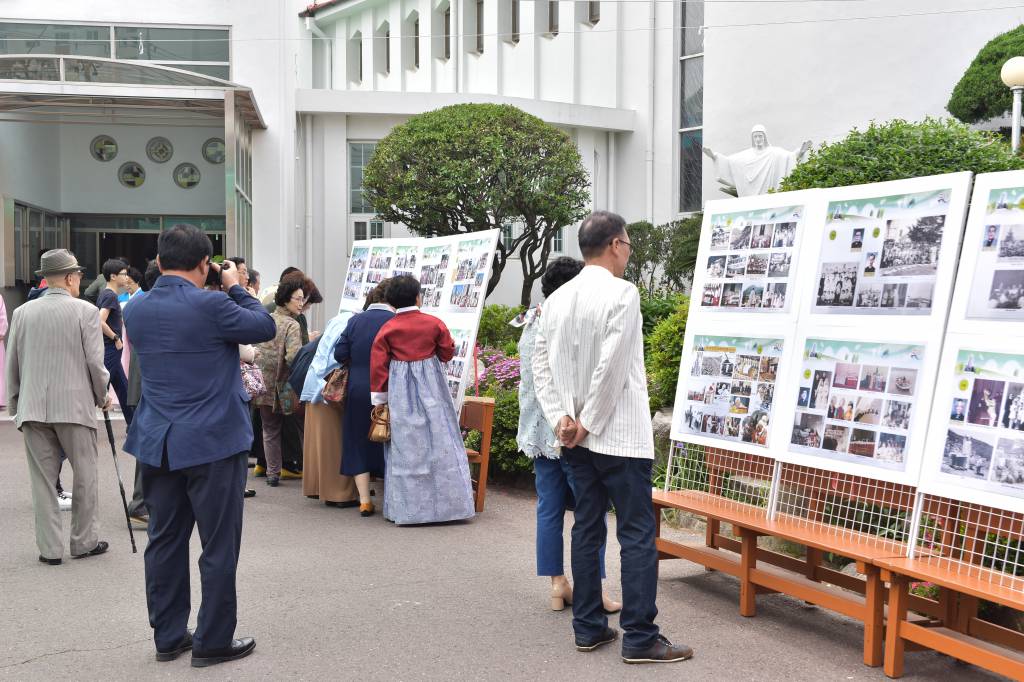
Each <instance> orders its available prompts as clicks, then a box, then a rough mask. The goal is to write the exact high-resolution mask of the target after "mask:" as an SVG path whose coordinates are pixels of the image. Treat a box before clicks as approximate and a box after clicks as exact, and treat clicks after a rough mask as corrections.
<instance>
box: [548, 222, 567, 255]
mask: <svg viewBox="0 0 1024 682" xmlns="http://www.w3.org/2000/svg"><path fill="white" fill-rule="evenodd" d="M563 235H564V232H563V230H562V228H558V230H557V231H556V232H555V236H554V238H553V239H552V240H551V250H552V251H553V252H555V253H562V251H564V250H565V237H564V236H563Z"/></svg>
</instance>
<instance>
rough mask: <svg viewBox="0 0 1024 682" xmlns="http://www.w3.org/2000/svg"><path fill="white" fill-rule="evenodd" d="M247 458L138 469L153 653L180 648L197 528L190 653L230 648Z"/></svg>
mask: <svg viewBox="0 0 1024 682" xmlns="http://www.w3.org/2000/svg"><path fill="white" fill-rule="evenodd" d="M247 463H248V453H247V452H242V453H239V454H237V455H231V456H229V457H226V458H224V459H220V460H217V461H215V462H209V463H207V464H199V465H197V466H192V467H187V468H185V469H179V470H177V471H171V470H170V469H169V468H168V466H167V454H166V452H165V453H164V461H163V465H162V466H160V467H154V466H150V465H148V464H144V463H140V466H141V467H142V490H143V496H144V497H145V500H146V507H147V508H148V509H149V544H148V545H147V546H146V553H145V564H146V603H147V605H148V606H149V624H150V625H151V626H152V627H153V639H154V640H155V642H156V647H157V649H159V650H166V649H172V648H174V647H175V646H177V645H178V643H179V642H181V638H182V637H184V636H185V630H186V628H187V627H188V617H189V612H190V611H191V601H190V594H191V593H190V587H189V546H188V545H189V539H190V538H191V537H192V529H193V527H195V526H198V527H199V539H200V541H201V542H202V545H203V552H202V554H201V555H200V557H199V574H200V576H201V579H202V594H203V601H202V604H201V605H200V607H199V617H198V623H197V626H196V630H195V634H194V649H195V650H196V651H201V652H205V651H211V650H214V649H220V648H223V647H227V646H230V644H231V640H232V639H233V637H234V633H235V620H236V613H237V602H236V596H235V570H236V568H237V567H238V554H239V548H240V545H241V541H242V507H243V498H242V491H243V489H244V488H245V475H246V468H247V467H246V465H247Z"/></svg>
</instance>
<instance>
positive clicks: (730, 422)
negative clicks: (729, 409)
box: [725, 417, 743, 438]
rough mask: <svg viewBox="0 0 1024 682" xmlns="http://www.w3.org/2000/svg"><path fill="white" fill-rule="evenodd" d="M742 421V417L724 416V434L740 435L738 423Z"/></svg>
mask: <svg viewBox="0 0 1024 682" xmlns="http://www.w3.org/2000/svg"><path fill="white" fill-rule="evenodd" d="M742 421H743V417H726V418H725V435H726V436H728V437H729V438H739V437H740V424H741V423H742Z"/></svg>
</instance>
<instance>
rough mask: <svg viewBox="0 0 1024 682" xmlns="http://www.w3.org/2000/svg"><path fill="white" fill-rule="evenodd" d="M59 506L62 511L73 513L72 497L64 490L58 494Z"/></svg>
mask: <svg viewBox="0 0 1024 682" xmlns="http://www.w3.org/2000/svg"><path fill="white" fill-rule="evenodd" d="M57 506H59V507H60V510H61V511H71V495H68V494H67V493H66V492H64V491H63V490H62V491H61V492H59V493H57Z"/></svg>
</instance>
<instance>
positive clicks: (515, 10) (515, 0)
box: [511, 0, 519, 43]
mask: <svg viewBox="0 0 1024 682" xmlns="http://www.w3.org/2000/svg"><path fill="white" fill-rule="evenodd" d="M511 1H512V42H513V43H518V42H519V0H511Z"/></svg>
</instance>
